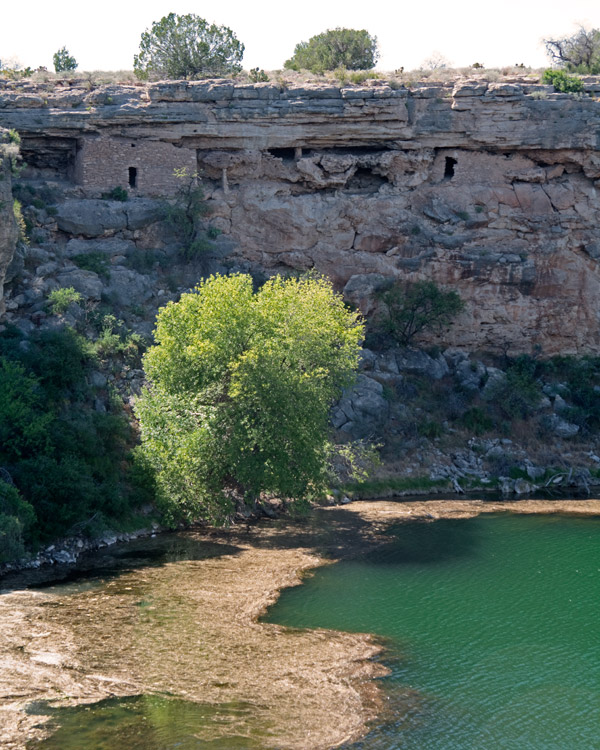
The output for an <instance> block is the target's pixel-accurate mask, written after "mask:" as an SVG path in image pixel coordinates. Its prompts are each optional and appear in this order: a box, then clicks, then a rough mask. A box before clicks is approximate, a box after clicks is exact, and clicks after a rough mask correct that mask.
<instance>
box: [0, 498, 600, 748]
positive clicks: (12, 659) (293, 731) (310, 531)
mask: <svg viewBox="0 0 600 750" xmlns="http://www.w3.org/2000/svg"><path fill="white" fill-rule="evenodd" d="M502 511H511V512H517V513H568V514H577V515H600V500H596V499H593V500H523V501H517V502H494V501H491V502H490V501H487V500H486V501H480V500H462V499H452V500H439V499H437V500H422V499H418V500H414V501H413V500H403V501H401V502H394V501H389V500H386V501H379V502H371V501H363V502H355V503H351V504H349V505H346V506H343V507H332V508H324V509H320V510H317V511H315V512H314V513H313V514H312V515H311V516H310V518H308V519H305V520H303V521H288V520H286V521H279V522H275V523H265V524H264V525H260V526H255V527H253V528H252V529H251V530H250V531H247V530H245V529H243V530H240V529H233V530H227V531H218V532H199V531H189V532H185V533H182V534H168V535H164V536H162V537H159V538H157V539H155V540H151V541H150V540H149V541H148V542H146V543H136V544H137V545H140V544H141V550H142V551H141V552H140V555H142V556H143V555H144V554H145V552H144V550H146V552H147V549H151V548H152V545H154V549H155V550H156V549H157V548H161V547H162V548H164V547H166V548H167V549H168V550H169V551H170V552H169V554H167V555H166V557H165V558H164V559H161V560H160V561H159V562H154V563H152V564H148V565H142V566H141V567H140V566H139V564H136V563H135V562H134V560H133V559H132V555H131V554H129V553H128V554H126V555H125V556H122V557H120V558H119V551H123V550H125V551H127V550H130V549H131V548H132V547H133V548H135V547H136V544H134V545H129V546H128V547H120V548H117V547H115V548H114V549H112V548H111V552H110V554H114V555H115V558H114V559H119V560H120V563H119V565H120V568H121V569H120V572H119V574H118V575H116V576H114V575H113V577H109V576H108V575H107V576H101V577H100V579H99V580H96V581H93V580H92V581H89V580H88V581H87V582H86V583H85V585H84V584H81V585H78V586H73V587H70V588H69V587H66V588H65V587H63V586H59V587H54V588H47V589H38V590H27V589H23V588H18V586H17V584H18V581H16V582H15V581H14V580H13V581H11V580H9V579H7V581H6V583H7V584H8V583H10V584H11V586H12V587H13V588H12V590H10V591H8V593H4V594H3V595H1V596H0V746H2V747H3V748H6V749H7V750H17V749H22V748H25V747H26V745H27V743H28V742H29V741H31V740H34V739H36V738H40V739H41V738H43V737H44V736H45V734H46V733H47V730H46V729H44V726H43V722H44V719H43V717H40V716H36V715H32V714H30V713H26V712H25V710H24V709H25V707H26V706H27V705H28V704H31V703H32V702H33V701H41V700H47V701H52V702H54V703H53V704H54V705H76V704H79V703H90V702H94V701H98V700H101V699H103V698H106V697H109V696H124V695H137V694H141V693H171V694H173V695H176V696H179V697H182V698H185V699H187V700H191V701H196V702H201V703H209V704H227V703H231V702H235V701H242V702H245V703H249V704H251V706H252V710H251V711H250V712H249V715H248V716H247V717H246V718H245V719H243V720H241V722H238V725H236V733H238V734H239V733H241V734H242V735H244V736H245V735H247V736H248V737H254V738H256V737H258V736H260V737H261V741H262V742H263V743H264V747H265V748H268V747H277V748H289V749H290V750H295V749H298V750H300V749H303V748H306V749H308V748H311V750H318V749H319V748H323V749H325V748H330V747H335V746H337V745H340V744H342V743H343V742H347V741H349V740H351V739H354V738H358V737H360V736H361V735H362V734H364V732H365V731H366V728H367V724H368V722H369V721H370V720H371V719H373V718H374V717H375V716H376V715H377V714H378V713H379V712H380V711H381V710H382V708H383V706H384V700H383V696H382V694H381V692H380V688H379V686H378V683H377V681H376V680H374V679H373V678H375V677H376V676H378V675H382V674H384V673H385V669H384V667H383V666H382V665H381V664H379V663H378V662H377V660H376V659H374V657H376V655H377V654H378V653H379V652H381V649H382V646H381V645H380V644H379V643H378V642H377V640H376V639H375V638H373V637H371V636H369V635H367V634H350V633H340V632H337V631H331V630H300V629H288V628H284V627H281V626H278V625H273V624H269V623H262V622H258V618H259V617H260V615H261V614H262V613H263V612H264V611H265V610H266V608H267V607H268V606H269V605H270V604H272V603H273V602H274V601H275V599H276V598H277V596H278V593H279V591H280V590H281V589H282V588H285V587H287V586H293V585H297V584H298V583H300V582H301V575H302V573H303V572H304V571H307V570H308V569H310V568H314V567H317V566H319V565H322V564H326V563H328V562H330V561H331V560H335V559H340V558H342V557H346V556H352V555H353V554H356V552H357V550H360V549H361V548H364V547H365V546H370V545H374V544H378V543H380V541H381V537H380V534H381V532H383V531H384V530H385V529H386V528H387V527H388V526H389V525H390V524H392V523H398V522H403V521H406V522H411V521H421V522H422V521H432V520H434V519H436V518H469V517H472V516H475V515H478V514H479V513H482V512H488V513H489V512H502ZM182 544H183V545H184V547H185V550H186V552H185V554H184V553H183V552H182V546H181V545H182ZM144 545H146V547H145V546H144ZM190 550H191V551H192V552H191V554H190ZM133 557H135V552H134V555H133ZM124 559H125V560H127V559H129V560H130V562H129V563H128V564H124V562H123V560H124ZM94 561H95V559H94V558H90V560H89V564H90V565H92V566H93V565H94ZM103 564H104V565H105V564H106V561H105V560H104V563H103ZM100 572H101V571H100ZM1 586H2V581H0V588H1ZM211 731H214V728H213V729H212V730H211ZM224 731H226V730H224ZM199 736H201V732H199ZM212 737H213V735H211V736H207V737H206V739H211V738H212Z"/></svg>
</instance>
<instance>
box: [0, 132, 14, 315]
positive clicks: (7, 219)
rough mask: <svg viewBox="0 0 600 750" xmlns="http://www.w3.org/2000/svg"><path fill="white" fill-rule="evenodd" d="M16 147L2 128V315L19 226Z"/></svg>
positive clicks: (0, 164)
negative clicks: (14, 175) (13, 177)
mask: <svg viewBox="0 0 600 750" xmlns="http://www.w3.org/2000/svg"><path fill="white" fill-rule="evenodd" d="M15 150H16V149H15V147H14V146H12V145H11V144H10V143H9V139H8V134H7V132H6V131H4V130H2V129H1V128H0V315H2V314H3V313H4V278H5V275H6V269H7V268H8V266H9V265H10V262H11V260H12V259H13V255H14V252H15V247H16V245H17V235H18V231H17V224H16V222H15V217H14V213H13V197H12V191H11V159H12V156H11V154H14V152H15Z"/></svg>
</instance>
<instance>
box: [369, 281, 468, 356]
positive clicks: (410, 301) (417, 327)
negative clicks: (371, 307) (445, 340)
mask: <svg viewBox="0 0 600 750" xmlns="http://www.w3.org/2000/svg"><path fill="white" fill-rule="evenodd" d="M378 296H379V301H380V302H381V303H382V304H381V307H380V311H379V314H378V316H377V318H376V320H375V329H376V331H377V332H378V333H379V334H380V335H384V336H389V337H391V338H392V339H393V341H394V342H395V343H397V344H400V345H401V346H408V345H410V344H411V343H412V342H413V341H414V340H415V338H416V337H417V336H418V335H419V334H421V333H424V332H425V331H436V330H437V331H441V330H442V329H443V328H444V327H445V326H448V325H449V324H450V323H451V322H452V320H453V319H454V318H455V317H456V316H457V315H458V313H459V312H461V311H462V310H463V309H464V303H463V301H462V300H461V298H460V297H459V295H458V293H457V292H455V291H444V290H443V289H440V288H439V287H438V286H437V285H436V284H434V282H433V281H415V282H413V283H410V284H403V283H402V282H400V281H396V282H395V283H394V284H393V285H392V286H391V287H389V288H388V289H386V290H385V291H383V292H381V293H380V294H379V295H378Z"/></svg>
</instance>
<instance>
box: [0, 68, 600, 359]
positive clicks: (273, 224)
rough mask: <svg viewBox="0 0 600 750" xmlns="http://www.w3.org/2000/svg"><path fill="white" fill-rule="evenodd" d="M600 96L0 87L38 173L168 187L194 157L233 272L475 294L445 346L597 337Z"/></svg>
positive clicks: (358, 289) (490, 87)
mask: <svg viewBox="0 0 600 750" xmlns="http://www.w3.org/2000/svg"><path fill="white" fill-rule="evenodd" d="M599 93H600V82H599V81H598V80H594V79H589V80H588V82H587V85H586V95H585V96H584V97H580V98H574V97H572V96H571V95H566V94H555V93H553V91H552V89H551V88H550V87H547V86H542V85H539V84H537V83H535V82H534V83H532V82H531V81H527V80H521V81H512V82H500V83H489V82H485V81H462V82H457V83H455V84H453V85H452V86H446V87H444V86H432V85H429V86H426V85H422V86H418V87H416V88H413V89H412V90H409V89H406V88H399V89H394V88H392V87H390V86H388V85H385V84H383V83H381V82H374V83H373V85H369V86H362V87H346V88H343V87H342V88H339V87H336V86H331V85H327V86H325V85H323V86H320V87H318V86H306V87H302V88H301V87H291V88H288V89H285V88H280V87H279V86H275V85H273V84H270V83H267V84H257V85H234V84H233V83H232V82H231V81H203V82H172V83H156V84H150V85H147V86H142V85H140V86H129V87H125V86H123V87H101V88H98V89H95V90H93V91H91V92H90V91H84V90H83V89H77V88H74V87H67V86H64V87H54V88H49V89H48V90H42V89H40V88H39V87H38V88H34V87H28V86H26V85H21V86H20V87H18V86H15V87H13V88H12V89H11V88H5V89H3V90H0V122H1V123H2V124H5V125H7V126H10V127H14V128H16V129H18V130H19V132H20V134H21V136H22V139H23V151H24V156H25V160H26V161H27V163H28V164H29V165H30V167H29V169H30V172H31V173H32V174H35V175H36V176H38V177H40V176H42V177H52V178H54V179H55V178H56V177H60V178H62V179H63V180H68V181H70V182H72V183H75V184H77V185H79V186H80V196H81V197H98V195H99V194H100V193H101V192H102V191H105V190H107V189H111V188H113V187H115V186H117V185H118V186H121V187H125V188H128V189H129V190H130V192H131V194H133V195H138V196H153V195H164V194H169V193H170V192H172V191H173V190H174V189H175V187H176V185H177V180H176V178H174V177H173V170H174V169H180V170H181V169H187V170H188V171H195V170H196V169H198V170H199V171H200V172H201V173H202V175H203V177H204V181H205V185H206V188H207V194H208V196H209V198H210V203H211V207H212V214H213V224H214V225H215V226H216V227H217V228H218V229H220V230H222V231H223V233H224V236H225V237H226V238H228V240H230V242H229V245H228V247H229V249H230V253H231V257H230V262H231V263H235V264H237V267H244V265H245V266H246V267H254V268H263V269H265V270H266V271H267V272H268V273H272V272H276V271H286V270H288V271H289V270H290V269H298V270H304V269H308V268H312V267H315V268H317V269H318V270H320V271H323V272H325V273H327V274H329V275H330V276H331V277H332V278H333V279H334V281H335V282H336V284H337V286H338V287H339V288H340V289H342V288H344V287H346V289H347V293H348V296H349V298H351V299H353V300H354V301H356V302H359V303H360V304H361V305H362V306H363V308H364V309H365V310H367V309H368V308H369V306H370V304H371V300H370V297H369V291H370V290H372V289H373V288H375V287H376V286H377V285H378V284H379V283H380V282H381V277H385V278H387V277H393V278H396V277H398V278H404V279H422V278H431V279H434V280H435V281H437V282H438V283H439V284H441V285H443V286H452V287H454V288H456V289H457V290H458V291H459V293H460V294H461V296H462V297H463V299H464V300H465V301H466V303H467V307H466V310H465V312H464V313H463V314H462V315H461V317H460V319H459V320H458V322H457V323H456V324H455V325H454V326H453V328H452V329H451V331H450V332H449V334H448V335H447V336H446V338H445V340H446V341H447V342H448V343H450V344H455V345H459V346H462V347H465V348H468V349H471V350H472V349H475V348H484V349H499V348H500V349H508V350H510V351H511V352H513V353H514V352H518V351H526V352H529V351H531V350H532V349H533V348H534V347H536V348H538V347H539V348H541V350H542V351H543V352H544V353H545V354H553V353H557V352H563V353H566V352H572V353H575V352H578V353H583V352H599V351H600V326H599V318H600V268H599V266H598V258H600V235H599V232H598V229H597V227H598V225H599V224H600V206H599V205H598V200H597V194H596V190H597V186H598V184H599V183H598V180H600V154H599V152H598V148H599V144H600V103H599V102H598V101H597V95H598V94H599ZM107 231H108V233H109V234H110V230H106V231H105V230H104V229H103V230H102V234H103V235H104V234H106V232H107ZM353 277H354V278H353ZM191 281H194V280H191Z"/></svg>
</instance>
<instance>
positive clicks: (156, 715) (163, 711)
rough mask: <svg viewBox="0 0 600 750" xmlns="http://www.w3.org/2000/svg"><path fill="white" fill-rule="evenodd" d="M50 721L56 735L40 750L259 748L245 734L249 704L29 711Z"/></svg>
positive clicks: (123, 702)
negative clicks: (48, 717) (48, 716)
mask: <svg viewBox="0 0 600 750" xmlns="http://www.w3.org/2000/svg"><path fill="white" fill-rule="evenodd" d="M30 710H31V713H38V714H41V715H50V717H51V719H50V725H49V726H50V728H51V729H54V730H55V731H54V733H53V734H52V735H51V736H50V737H49V738H48V739H46V740H44V741H43V742H42V743H33V745H30V746H31V747H40V745H41V746H43V748H44V750H115V748H124V749H125V748H126V750H149V749H150V748H152V749H153V750H154V749H156V750H209V748H210V750H238V749H239V750H242V749H243V750H255V749H258V748H260V747H261V745H260V744H257V741H256V739H250V738H249V737H248V736H247V735H246V732H245V726H244V723H245V720H246V719H247V717H248V714H250V713H251V712H252V707H251V706H250V705H249V704H239V703H237V704H224V705H221V706H207V705H203V704H201V703H193V702H191V701H185V700H180V699H177V698H171V697H166V696H160V695H134V696H131V697H128V698H109V699H107V700H103V701H100V702H98V703H93V704H91V705H83V706H75V707H73V708H62V709H53V708H50V707H46V706H45V705H41V706H39V705H36V706H32V707H31V709H30Z"/></svg>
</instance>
